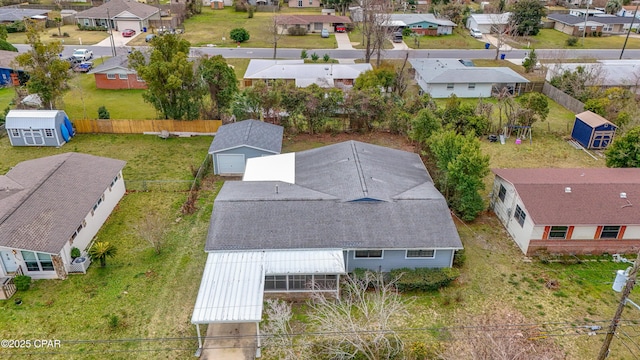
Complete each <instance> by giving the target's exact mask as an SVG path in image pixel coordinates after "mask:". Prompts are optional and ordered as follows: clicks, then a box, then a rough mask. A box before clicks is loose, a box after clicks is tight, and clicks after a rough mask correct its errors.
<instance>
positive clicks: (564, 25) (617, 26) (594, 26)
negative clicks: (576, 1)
mask: <svg viewBox="0 0 640 360" xmlns="http://www.w3.org/2000/svg"><path fill="white" fill-rule="evenodd" d="M547 18H548V19H549V20H551V21H553V22H554V25H553V28H554V29H556V30H558V31H562V32H563V33H565V34H568V35H571V36H576V37H581V36H583V35H586V36H598V35H602V34H624V33H626V32H627V31H628V30H629V28H630V27H631V26H633V28H634V29H638V26H640V23H639V22H637V21H634V19H633V17H624V16H616V15H610V14H589V15H588V16H587V17H586V19H585V17H584V16H575V15H571V14H549V16H547ZM632 22H634V24H633V25H632V24H631V23H632ZM585 26H586V28H585Z"/></svg>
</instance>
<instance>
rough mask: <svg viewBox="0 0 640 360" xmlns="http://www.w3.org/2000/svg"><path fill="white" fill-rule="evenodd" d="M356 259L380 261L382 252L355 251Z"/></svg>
mask: <svg viewBox="0 0 640 360" xmlns="http://www.w3.org/2000/svg"><path fill="white" fill-rule="evenodd" d="M354 256H355V258H356V259H382V250H356V252H355V255H354Z"/></svg>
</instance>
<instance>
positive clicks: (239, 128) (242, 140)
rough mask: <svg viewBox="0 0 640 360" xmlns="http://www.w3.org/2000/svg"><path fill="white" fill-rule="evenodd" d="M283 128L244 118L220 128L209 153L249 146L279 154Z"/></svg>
mask: <svg viewBox="0 0 640 360" xmlns="http://www.w3.org/2000/svg"><path fill="white" fill-rule="evenodd" d="M282 133H283V128H282V126H279V125H273V124H269V123H266V122H263V121H258V120H243V121H238V122H235V123H231V124H226V125H222V126H220V128H218V132H217V133H216V136H215V137H214V138H213V141H212V142H211V146H210V147H209V153H210V154H213V153H217V152H219V151H223V150H227V149H233V148H237V147H240V146H249V147H253V148H256V149H260V150H264V151H268V152H271V153H274V154H279V153H280V151H281V150H282Z"/></svg>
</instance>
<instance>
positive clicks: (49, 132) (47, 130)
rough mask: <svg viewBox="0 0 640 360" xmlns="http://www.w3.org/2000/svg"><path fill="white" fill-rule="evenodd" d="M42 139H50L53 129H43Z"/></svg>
mask: <svg viewBox="0 0 640 360" xmlns="http://www.w3.org/2000/svg"><path fill="white" fill-rule="evenodd" d="M44 137H48V138H52V137H53V129H44Z"/></svg>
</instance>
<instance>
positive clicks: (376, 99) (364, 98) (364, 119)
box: [344, 89, 393, 131]
mask: <svg viewBox="0 0 640 360" xmlns="http://www.w3.org/2000/svg"><path fill="white" fill-rule="evenodd" d="M387 101H389V100H388V98H387V97H385V96H383V95H382V94H381V93H380V91H379V90H378V89H362V90H355V89H352V90H351V91H349V92H348V93H347V95H346V98H345V101H344V109H345V112H346V113H347V116H348V118H349V125H350V127H351V129H352V130H356V131H370V130H372V129H373V122H374V121H376V120H377V121H380V122H384V118H385V117H387V116H393V115H392V114H390V113H389V112H388V110H389V104H388V102H387Z"/></svg>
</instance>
